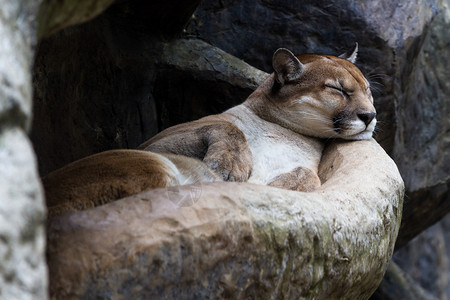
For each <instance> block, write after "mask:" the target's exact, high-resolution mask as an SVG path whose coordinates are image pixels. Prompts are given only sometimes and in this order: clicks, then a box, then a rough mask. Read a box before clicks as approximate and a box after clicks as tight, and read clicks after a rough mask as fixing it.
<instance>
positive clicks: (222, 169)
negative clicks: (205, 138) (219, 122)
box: [203, 142, 253, 182]
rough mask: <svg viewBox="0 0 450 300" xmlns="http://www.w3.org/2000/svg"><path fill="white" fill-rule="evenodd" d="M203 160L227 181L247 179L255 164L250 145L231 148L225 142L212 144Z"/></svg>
mask: <svg viewBox="0 0 450 300" xmlns="http://www.w3.org/2000/svg"><path fill="white" fill-rule="evenodd" d="M203 162H204V163H205V164H206V165H208V167H210V168H211V169H212V170H213V171H214V172H215V173H217V174H218V175H220V176H221V177H222V178H223V179H224V180H225V181H240V182H243V181H247V180H248V178H249V177H250V174H251V171H252V166H253V161H252V153H251V151H250V148H249V147H248V145H246V144H245V145H241V146H240V147H235V148H233V149H230V146H229V144H227V143H225V142H223V143H222V142H218V143H215V144H214V145H211V146H210V147H209V149H208V151H207V153H206V155H205V157H204V158H203Z"/></svg>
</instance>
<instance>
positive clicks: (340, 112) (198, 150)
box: [43, 48, 376, 214]
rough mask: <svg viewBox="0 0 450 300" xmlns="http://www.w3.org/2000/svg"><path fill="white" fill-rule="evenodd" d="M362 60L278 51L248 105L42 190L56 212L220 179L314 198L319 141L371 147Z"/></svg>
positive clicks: (80, 166) (82, 166) (49, 182)
mask: <svg viewBox="0 0 450 300" xmlns="http://www.w3.org/2000/svg"><path fill="white" fill-rule="evenodd" d="M356 54H357V48H355V50H354V51H353V52H352V55H351V56H350V57H349V58H348V60H347V59H344V58H338V57H334V56H327V55H314V54H308V55H301V56H298V57H295V56H294V55H293V54H292V53H291V52H290V51H288V50H286V49H279V50H277V52H275V54H274V57H273V66H274V69H275V72H274V73H273V74H272V75H271V76H270V77H269V78H268V79H267V80H266V81H265V82H264V83H263V84H261V86H259V87H258V88H257V89H256V90H255V92H253V93H252V94H251V95H250V96H249V97H248V99H247V100H246V101H245V102H244V103H243V104H241V105H238V106H236V107H233V108H231V109H229V110H228V111H226V112H224V113H222V114H219V115H213V116H208V117H205V118H202V119H200V120H197V121H193V122H189V123H185V124H180V125H177V126H174V127H171V128H168V129H166V130H164V131H163V132H161V133H159V134H158V135H156V136H155V137H153V138H151V139H150V140H148V141H147V142H145V143H143V144H142V145H141V146H140V147H139V149H141V150H145V151H136V150H134V151H133V150H115V151H108V152H105V153H100V154H97V155H93V156H90V157H88V158H85V159H82V160H80V161H77V162H75V163H72V164H70V165H68V166H66V167H64V168H63V169H61V170H57V171H55V172H54V173H52V174H49V175H48V176H47V177H45V178H44V179H43V182H44V186H45V188H46V195H47V203H48V206H49V207H50V209H49V210H50V212H51V213H52V212H54V213H55V214H58V213H60V212H61V211H66V210H72V209H85V208H89V207H94V206H97V205H101V204H103V203H106V202H109V201H112V200H115V199H118V198H121V197H125V196H128V195H132V194H136V193H138V192H140V191H143V190H147V189H152V188H158V187H167V186H171V185H182V184H189V183H195V182H202V181H218V180H222V179H223V180H227V181H249V182H252V183H256V184H265V185H271V186H274V187H279V188H285V189H292V190H296V191H312V190H314V189H316V188H318V187H319V186H320V184H321V183H320V180H319V177H318V176H317V172H318V165H319V162H320V159H321V155H322V151H323V147H324V142H323V139H329V138H343V139H349V140H355V139H356V140H358V139H370V138H371V137H372V133H373V130H374V128H375V124H376V118H375V108H374V107H373V98H372V95H371V93H370V89H369V83H368V81H367V80H366V79H365V78H364V76H363V75H362V73H361V72H360V70H359V69H358V68H357V67H356V66H355V65H354V64H353V63H351V62H350V61H354V59H355V58H356ZM146 151H149V152H146ZM150 151H151V152H150ZM158 153H159V154H158ZM212 171H214V173H213V172H212Z"/></svg>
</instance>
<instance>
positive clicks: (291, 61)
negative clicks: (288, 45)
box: [272, 48, 304, 85]
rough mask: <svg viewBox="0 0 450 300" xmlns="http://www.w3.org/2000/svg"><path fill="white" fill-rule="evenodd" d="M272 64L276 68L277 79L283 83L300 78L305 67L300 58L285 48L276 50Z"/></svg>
mask: <svg viewBox="0 0 450 300" xmlns="http://www.w3.org/2000/svg"><path fill="white" fill-rule="evenodd" d="M272 66H273V68H274V70H275V79H276V81H277V82H278V83H279V84H281V85H284V84H285V83H286V82H289V81H293V80H296V79H298V78H299V77H300V75H301V74H302V72H303V68H304V67H303V64H302V63H301V62H300V61H299V60H298V58H297V57H295V55H294V54H292V52H291V51H289V50H288V49H285V48H280V49H278V50H277V51H275V53H274V54H273V58H272Z"/></svg>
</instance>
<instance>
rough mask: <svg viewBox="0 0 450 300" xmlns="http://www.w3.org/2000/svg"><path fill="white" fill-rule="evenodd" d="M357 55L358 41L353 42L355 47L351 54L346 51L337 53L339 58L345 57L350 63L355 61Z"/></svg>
mask: <svg viewBox="0 0 450 300" xmlns="http://www.w3.org/2000/svg"><path fill="white" fill-rule="evenodd" d="M357 56H358V43H355V48H354V49H353V51H352V54H350V55H347V53H343V54H341V55H339V57H340V58H343V59H346V60H348V61H349V62H351V63H352V64H354V63H355V62H356V57H357Z"/></svg>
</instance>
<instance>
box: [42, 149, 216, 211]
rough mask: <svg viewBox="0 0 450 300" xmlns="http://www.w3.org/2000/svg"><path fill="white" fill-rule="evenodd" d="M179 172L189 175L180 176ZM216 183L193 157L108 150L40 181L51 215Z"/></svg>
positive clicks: (210, 174)
mask: <svg viewBox="0 0 450 300" xmlns="http://www.w3.org/2000/svg"><path fill="white" fill-rule="evenodd" d="M188 165H189V167H188ZM191 166H192V167H191ZM179 169H181V170H189V172H183V173H180V172H179V171H178V170H179ZM220 180H221V179H220V178H219V177H218V176H217V175H216V174H214V173H213V172H212V171H211V170H210V169H209V168H208V167H206V165H204V164H203V163H202V162H200V161H196V160H195V159H193V158H188V157H182V158H180V157H179V156H178V155H173V154H172V155H169V154H163V155H161V154H156V153H151V152H147V151H137V150H110V151H106V152H102V153H99V154H95V155H91V156H88V157H86V158H83V159H80V160H77V161H75V162H73V163H70V164H68V165H67V166H65V167H63V168H61V169H58V170H56V171H54V172H52V173H50V174H48V175H47V176H45V177H44V178H43V179H42V182H43V185H44V189H45V195H46V202H47V207H48V214H49V215H50V216H53V215H59V214H61V213H64V212H68V211H74V210H83V209H87V208H92V207H95V206H99V205H102V204H105V203H108V202H111V201H114V200H116V199H120V198H124V197H127V196H130V195H134V194H137V193H139V192H142V191H145V190H150V189H155V188H162V187H167V186H174V185H182V184H189V183H194V182H199V181H220Z"/></svg>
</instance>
